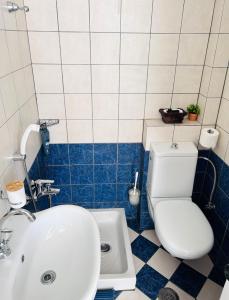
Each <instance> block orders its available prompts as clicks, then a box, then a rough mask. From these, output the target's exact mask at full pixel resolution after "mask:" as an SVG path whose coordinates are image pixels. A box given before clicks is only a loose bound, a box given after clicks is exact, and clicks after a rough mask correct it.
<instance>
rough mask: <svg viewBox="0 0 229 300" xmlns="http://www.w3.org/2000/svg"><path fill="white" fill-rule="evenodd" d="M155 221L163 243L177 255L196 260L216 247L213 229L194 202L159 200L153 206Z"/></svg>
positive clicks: (170, 251)
mask: <svg viewBox="0 0 229 300" xmlns="http://www.w3.org/2000/svg"><path fill="white" fill-rule="evenodd" d="M154 221H155V229H156V233H157V236H158V238H159V240H160V242H161V243H162V245H163V246H164V248H165V249H166V250H167V251H168V252H169V253H170V254H171V255H173V256H175V257H179V258H182V259H197V258H200V257H202V256H204V255H205V254H207V253H208V252H209V251H210V250H211V248H212V246H213V243H214V235H213V231H212V228H211V226H210V224H209V222H208V220H207V219H206V217H205V215H204V214H203V213H202V211H201V210H200V208H199V207H198V206H197V205H196V204H195V203H193V202H192V201H189V200H185V199H184V200H182V201H181V199H179V200H178V199H174V200H173V199H170V200H165V201H160V202H158V203H157V204H156V205H155V207H154Z"/></svg>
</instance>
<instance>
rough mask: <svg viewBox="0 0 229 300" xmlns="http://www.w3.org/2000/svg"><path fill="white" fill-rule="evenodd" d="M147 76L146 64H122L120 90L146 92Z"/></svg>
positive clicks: (123, 91)
mask: <svg viewBox="0 0 229 300" xmlns="http://www.w3.org/2000/svg"><path fill="white" fill-rule="evenodd" d="M146 78H147V67H146V66H131V65H130V66H120V92H121V93H145V90H146Z"/></svg>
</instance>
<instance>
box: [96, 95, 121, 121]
mask: <svg viewBox="0 0 229 300" xmlns="http://www.w3.org/2000/svg"><path fill="white" fill-rule="evenodd" d="M92 98H93V118H94V119H103V120H106V119H118V107H119V96H118V94H94V95H93V97H92Z"/></svg>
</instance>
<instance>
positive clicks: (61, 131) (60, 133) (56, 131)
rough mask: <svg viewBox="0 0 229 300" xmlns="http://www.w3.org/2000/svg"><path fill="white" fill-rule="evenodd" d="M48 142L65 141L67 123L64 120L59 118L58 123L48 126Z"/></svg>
mask: <svg viewBox="0 0 229 300" xmlns="http://www.w3.org/2000/svg"><path fill="white" fill-rule="evenodd" d="M49 133H50V143H52V144H53V143H54V144H58V143H67V140H68V139H67V125H66V121H65V120H60V122H59V124H57V125H55V126H52V127H50V128H49Z"/></svg>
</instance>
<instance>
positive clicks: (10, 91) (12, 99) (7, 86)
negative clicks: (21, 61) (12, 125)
mask: <svg viewBox="0 0 229 300" xmlns="http://www.w3.org/2000/svg"><path fill="white" fill-rule="evenodd" d="M0 93H1V96H2V101H3V106H4V110H5V116H6V119H9V118H10V117H11V116H12V115H13V114H14V113H15V112H16V111H17V109H18V103H17V96H16V91H15V86H14V82H13V75H8V76H6V77H4V78H2V79H0Z"/></svg>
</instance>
